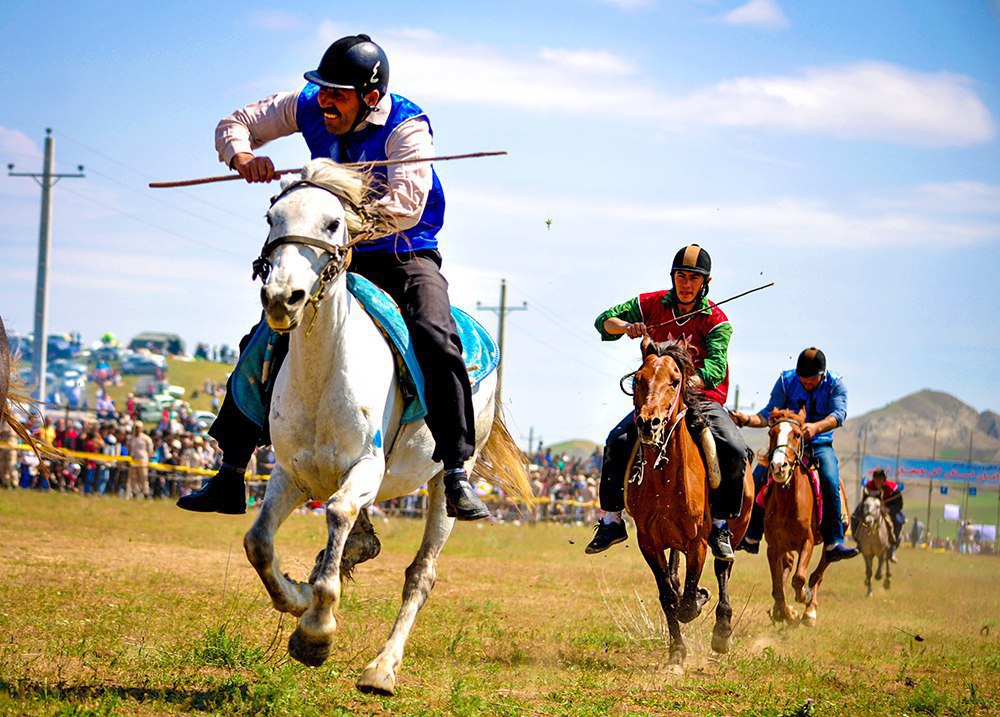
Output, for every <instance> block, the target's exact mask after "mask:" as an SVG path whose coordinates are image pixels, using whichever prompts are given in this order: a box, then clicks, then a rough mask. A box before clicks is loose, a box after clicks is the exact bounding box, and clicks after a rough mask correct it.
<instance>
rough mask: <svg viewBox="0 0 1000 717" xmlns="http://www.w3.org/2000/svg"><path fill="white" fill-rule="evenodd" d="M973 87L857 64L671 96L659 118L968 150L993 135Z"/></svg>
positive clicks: (944, 76)
mask: <svg viewBox="0 0 1000 717" xmlns="http://www.w3.org/2000/svg"><path fill="white" fill-rule="evenodd" d="M970 85H971V81H970V80H969V78H967V77H964V76H961V75H956V74H952V73H949V72H937V73H923V72H917V71H914V70H909V69H907V68H903V67H899V66H896V65H890V64H888V63H882V62H860V63H856V64H852V65H845V66H840V67H827V68H810V69H807V70H805V71H803V72H802V73H801V74H800V75H798V76H784V77H782V76H773V77H742V78H737V79H734V80H727V81H725V82H720V83H719V84H717V85H715V86H714V87H711V88H708V89H705V90H700V91H698V92H695V93H693V94H691V95H689V96H687V97H686V98H683V99H680V100H674V99H670V98H666V99H664V100H663V101H662V102H661V106H660V108H659V110H658V114H662V115H664V116H673V117H674V118H676V119H679V120H694V119H696V118H698V119H700V120H701V121H706V122H710V123H712V124H716V125H723V126H732V127H759V128H762V129H780V130H790V131H794V132H802V133H812V134H826V135H832V136H834V137H839V138H844V139H877V140H883V141H890V142H903V143H914V144H924V145H931V146H953V145H970V144H979V143H983V142H987V141H990V140H992V139H993V138H994V137H995V136H996V123H995V121H994V119H993V117H992V115H991V114H990V112H989V110H988V109H987V108H986V105H985V104H984V103H983V102H982V100H980V99H979V97H978V96H977V95H976V93H975V92H974V91H973V90H972V88H971V87H970Z"/></svg>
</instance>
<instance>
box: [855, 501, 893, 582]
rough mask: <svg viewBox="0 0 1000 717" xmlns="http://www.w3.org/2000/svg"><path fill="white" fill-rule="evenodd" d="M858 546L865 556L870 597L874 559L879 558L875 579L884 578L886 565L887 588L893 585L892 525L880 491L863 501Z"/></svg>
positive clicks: (866, 579) (866, 578)
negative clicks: (883, 572) (885, 510)
mask: <svg viewBox="0 0 1000 717" xmlns="http://www.w3.org/2000/svg"><path fill="white" fill-rule="evenodd" d="M856 537H857V540H858V546H859V547H860V548H861V554H862V555H863V556H864V558H865V585H866V586H867V588H868V592H867V593H866V594H867V595H868V597H871V594H872V560H873V559H875V558H878V569H877V570H876V571H875V579H876V580H881V579H882V567H883V566H884V567H885V583H884V587H885V589H886V590H888V589H889V588H890V586H891V585H892V573H891V569H890V563H889V555H890V549H891V546H892V526H891V524H890V523H889V519H888V518H887V517H886V515H885V512H884V511H883V510H882V498H881V496H880V495H879V494H878V493H868V494H867V495H866V496H865V498H864V501H862V503H861V522H860V524H859V525H858V531H857V536H856Z"/></svg>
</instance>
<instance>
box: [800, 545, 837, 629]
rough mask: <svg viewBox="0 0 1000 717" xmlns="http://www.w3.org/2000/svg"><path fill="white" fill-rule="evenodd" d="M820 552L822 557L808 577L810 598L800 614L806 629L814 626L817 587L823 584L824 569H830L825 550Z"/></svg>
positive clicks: (817, 598)
mask: <svg viewBox="0 0 1000 717" xmlns="http://www.w3.org/2000/svg"><path fill="white" fill-rule="evenodd" d="M821 552H822V557H821V558H820V560H819V565H817V566H816V569H815V570H813V571H812V575H810V576H809V589H810V590H811V591H812V597H811V598H810V600H809V602H808V603H807V604H806V609H805V611H804V612H803V613H802V624H803V625H805V626H806V627H813V626H814V625H815V624H816V608H817V605H818V604H819V586H820V585H821V584H822V583H823V575H824V574H825V573H826V569H827V568H828V567H830V563H829V562H827V559H826V550H825V549H824V550H823V551H821Z"/></svg>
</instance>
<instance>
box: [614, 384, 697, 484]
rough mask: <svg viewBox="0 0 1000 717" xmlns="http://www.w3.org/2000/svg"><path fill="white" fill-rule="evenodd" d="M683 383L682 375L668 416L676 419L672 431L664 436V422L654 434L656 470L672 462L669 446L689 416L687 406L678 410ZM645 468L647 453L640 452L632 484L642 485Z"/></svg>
mask: <svg viewBox="0 0 1000 717" xmlns="http://www.w3.org/2000/svg"><path fill="white" fill-rule="evenodd" d="M637 373H639V372H638V371H635V372H634V373H633V374H632V375H635V374H637ZM625 378H628V377H627V376H625V377H623V378H622V381H624V380H625ZM683 382H684V378H683V375H682V377H681V384H682V385H679V386H678V387H677V392H676V393H675V394H674V400H673V402H672V403H671V404H670V411H669V412H668V413H667V415H668V416H673V417H674V420H673V421H672V422H671V424H670V430H668V431H667V432H666V435H665V436H664V428H665V426H666V422H665V421H664V422H661V423H660V425H659V426H658V427H657V428H656V430H655V431H654V432H653V441H652V445H655V446H656V447H657V449H658V450H657V453H656V460H655V461H653V468H654V469H656V470H659V469H661V468H663V466H665V465H666V464H667V463H669V462H670V458H669V457H668V456H667V446H668V445H669V443H670V438H671V436H673V435H674V430H675V429H676V428H677V426H678V425H679V424H680V422H681V421H682V420H683V419H684V416H685V414H687V406H685V407H684V409H683V410H681V411H678V410H677V407H678V406H679V405H680V402H681V394H682V393H683V392H684V386H683ZM622 390H623V391H624V390H625V389H624V387H622ZM647 445H649V444H647ZM645 467H646V452H645V451H639V470H638V472H637V474H633V476H632V478H631V480H630V482H638V483H641V482H642V474H643V469H644V468H645Z"/></svg>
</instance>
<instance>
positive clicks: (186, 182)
mask: <svg viewBox="0 0 1000 717" xmlns="http://www.w3.org/2000/svg"><path fill="white" fill-rule="evenodd" d="M505 154H507V150H505V149H503V150H499V151H496V152H470V153H468V154H449V155H445V156H443V157H416V158H414V159H383V160H379V161H373V162H345V163H343V164H342V165H341V166H343V167H353V168H355V169H361V168H368V167H394V166H396V165H397V164H418V163H420V162H449V161H451V160H453V159H473V158H475V157H497V156H500V155H505ZM301 171H302V167H296V168H295V169H278V170H275V172H274V178H275V179H278V178H279V177H281V176H283V175H285V174H298V173H299V172H301ZM234 179H243V177H242V176H241V175H239V174H223V175H221V176H218V177H199V178H198V179H181V180H178V181H176V182H150V183H149V187H150V188H151V189H169V188H171V187H192V186H194V185H196V184H211V183H213V182H231V181H233V180H234Z"/></svg>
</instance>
